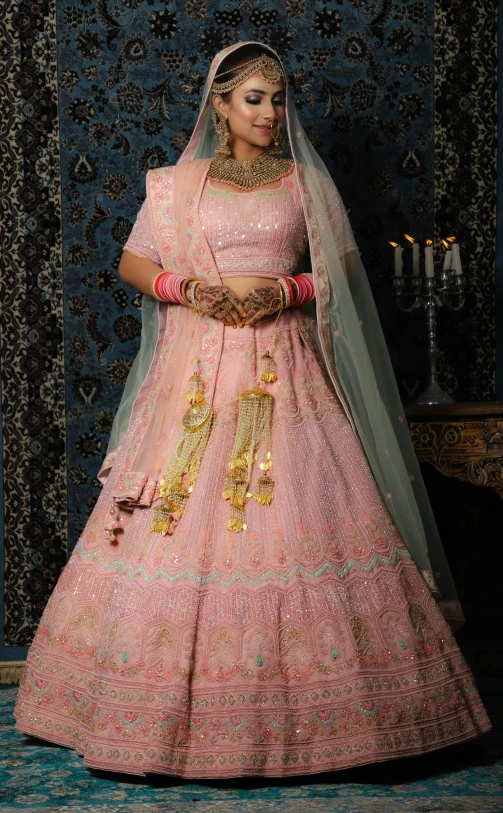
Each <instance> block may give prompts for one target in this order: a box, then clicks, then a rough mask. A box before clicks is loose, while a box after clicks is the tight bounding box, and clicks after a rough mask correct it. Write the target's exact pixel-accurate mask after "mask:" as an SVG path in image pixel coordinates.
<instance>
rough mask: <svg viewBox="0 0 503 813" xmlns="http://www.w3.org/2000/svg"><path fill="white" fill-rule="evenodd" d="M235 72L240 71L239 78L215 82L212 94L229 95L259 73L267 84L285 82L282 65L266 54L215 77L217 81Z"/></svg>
mask: <svg viewBox="0 0 503 813" xmlns="http://www.w3.org/2000/svg"><path fill="white" fill-rule="evenodd" d="M243 69H244V70H243ZM235 70H238V71H240V73H238V75H237V76H234V78H233V79H228V80H227V82H217V81H214V82H213V85H212V87H211V92H212V93H215V94H216V93H218V94H220V93H228V92H229V91H230V90H234V88H237V86H238V85H241V84H242V83H243V82H245V81H246V80H247V79H248V77H250V76H253V74H254V73H259V74H260V75H261V76H262V78H263V79H265V81H266V82H270V83H271V84H277V83H278V82H281V81H285V74H284V73H283V71H282V69H281V65H280V64H279V63H278V62H276V60H275V59H272V57H270V56H266V55H265V54H264V55H263V56H260V57H258V59H252V60H250V62H245V63H244V64H243V65H239V67H237V68H231V69H230V70H228V71H223V73H220V74H218V76H216V77H215V80H216V79H220V77H221V76H225V74H227V73H232V72H233V71H235Z"/></svg>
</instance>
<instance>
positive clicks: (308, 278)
mask: <svg viewBox="0 0 503 813" xmlns="http://www.w3.org/2000/svg"><path fill="white" fill-rule="evenodd" d="M295 286H296V288H297V296H296V297H295V300H294V305H295V307H298V306H299V305H304V304H305V303H306V302H312V301H313V299H314V298H315V296H316V291H315V288H314V282H313V275H312V274H299V275H298V276H297V277H295Z"/></svg>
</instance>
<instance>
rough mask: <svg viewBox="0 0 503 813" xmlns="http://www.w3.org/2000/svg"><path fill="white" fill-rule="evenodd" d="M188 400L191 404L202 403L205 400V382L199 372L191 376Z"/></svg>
mask: <svg viewBox="0 0 503 813" xmlns="http://www.w3.org/2000/svg"><path fill="white" fill-rule="evenodd" d="M187 401H188V402H189V404H201V403H202V402H203V401H204V383H203V379H202V378H201V376H200V375H199V373H197V372H196V373H194V375H191V377H190V378H189V389H188V391H187Z"/></svg>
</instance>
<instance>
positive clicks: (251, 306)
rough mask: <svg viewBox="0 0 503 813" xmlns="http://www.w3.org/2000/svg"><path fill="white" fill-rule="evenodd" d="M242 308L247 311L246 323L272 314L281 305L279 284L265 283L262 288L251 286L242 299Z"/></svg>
mask: <svg viewBox="0 0 503 813" xmlns="http://www.w3.org/2000/svg"><path fill="white" fill-rule="evenodd" d="M242 304H243V308H244V309H245V311H246V313H247V317H246V322H245V324H246V325H253V324H255V322H258V321H260V320H264V319H267V318H269V317H271V316H274V314H275V313H277V312H278V311H279V310H281V309H282V307H283V300H282V298H281V292H280V290H279V285H274V286H271V285H267V286H264V287H263V288H252V290H251V291H248V293H247V294H246V296H245V298H244V299H243V303H242Z"/></svg>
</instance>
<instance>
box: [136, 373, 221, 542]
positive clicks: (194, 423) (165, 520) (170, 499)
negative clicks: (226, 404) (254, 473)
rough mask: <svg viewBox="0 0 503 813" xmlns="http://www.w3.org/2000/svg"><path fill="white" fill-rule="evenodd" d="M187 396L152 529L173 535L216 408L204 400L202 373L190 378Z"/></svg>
mask: <svg viewBox="0 0 503 813" xmlns="http://www.w3.org/2000/svg"><path fill="white" fill-rule="evenodd" d="M187 398H188V400H189V402H190V403H191V405H192V406H190V407H189V408H188V410H187V411H186V412H185V414H184V416H183V418H182V431H181V433H180V436H179V437H178V440H177V443H176V448H175V452H174V454H173V457H172V459H171V460H170V463H169V466H168V468H167V470H166V473H165V475H164V477H163V478H162V479H161V480H160V481H159V497H160V498H161V502H160V503H158V504H157V505H156V506H155V507H154V512H153V513H154V516H153V519H152V524H151V526H150V530H151V531H152V532H156V533H161V534H162V535H163V536H166V535H167V534H170V535H171V534H173V533H174V530H175V528H176V526H177V525H178V523H179V521H180V519H181V517H182V514H183V512H184V510H185V506H186V504H187V501H188V499H189V497H190V494H191V491H192V488H193V486H194V483H195V482H196V479H197V475H198V472H199V467H200V465H201V460H202V457H203V454H204V450H205V448H206V444H207V442H208V437H209V434H210V429H211V423H212V418H213V410H212V408H211V407H210V405H209V404H207V403H206V402H205V400H204V384H203V381H202V379H201V377H200V375H199V373H197V372H196V373H194V375H193V376H191V378H190V379H189V389H188V392H187Z"/></svg>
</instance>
